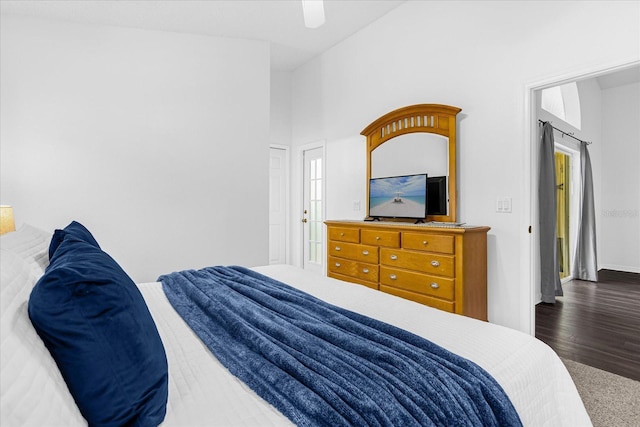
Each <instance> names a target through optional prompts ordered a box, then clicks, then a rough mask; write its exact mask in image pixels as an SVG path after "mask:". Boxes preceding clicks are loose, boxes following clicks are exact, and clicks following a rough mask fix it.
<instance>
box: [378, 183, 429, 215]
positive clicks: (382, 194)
mask: <svg viewBox="0 0 640 427" xmlns="http://www.w3.org/2000/svg"><path fill="white" fill-rule="evenodd" d="M369 216H370V217H373V218H415V219H424V218H426V217H427V174H418V175H403V176H391V177H386V178H372V179H371V180H369Z"/></svg>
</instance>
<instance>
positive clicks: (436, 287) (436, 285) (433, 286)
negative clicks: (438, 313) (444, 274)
mask: <svg viewBox="0 0 640 427" xmlns="http://www.w3.org/2000/svg"><path fill="white" fill-rule="evenodd" d="M429 286H431V287H432V288H433V289H438V288H439V287H440V285H438V284H437V283H436V282H433V283H432V284H431V285H429Z"/></svg>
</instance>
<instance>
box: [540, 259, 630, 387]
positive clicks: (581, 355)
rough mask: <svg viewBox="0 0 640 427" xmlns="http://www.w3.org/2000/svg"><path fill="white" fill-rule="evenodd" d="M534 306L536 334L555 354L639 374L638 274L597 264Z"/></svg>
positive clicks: (624, 373) (610, 370)
mask: <svg viewBox="0 0 640 427" xmlns="http://www.w3.org/2000/svg"><path fill="white" fill-rule="evenodd" d="M562 287H563V291H564V296H562V297H557V302H556V303H555V304H544V303H540V304H538V305H537V306H536V337H537V338H539V339H540V340H542V341H544V342H545V343H547V344H548V345H549V346H550V347H551V348H553V349H554V350H555V351H556V353H558V355H559V356H560V357H563V358H566V359H570V360H574V361H576V362H580V363H583V364H585V365H589V366H593V367H595V368H599V369H602V370H605V371H609V372H613V373H615V374H618V375H622V376H624V377H627V378H632V379H634V380H640V274H636V273H623V272H619V271H612V270H600V271H599V272H598V282H597V283H595V282H587V281H582V280H572V281H570V282H567V283H565V284H563V286H562Z"/></svg>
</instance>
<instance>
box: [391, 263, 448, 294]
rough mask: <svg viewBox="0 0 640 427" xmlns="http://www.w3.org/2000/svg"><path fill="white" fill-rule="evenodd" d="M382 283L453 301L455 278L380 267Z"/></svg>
mask: <svg viewBox="0 0 640 427" xmlns="http://www.w3.org/2000/svg"><path fill="white" fill-rule="evenodd" d="M380 284H382V285H386V286H391V287H394V288H399V289H404V290H407V291H412V292H416V293H419V294H424V295H431V296H434V297H438V298H442V299H446V300H449V301H453V299H454V290H455V280H454V279H449V278H446V277H439V276H432V275H429V274H421V273H416V272H413V271H407V270H400V269H396V268H389V267H384V266H381V267H380Z"/></svg>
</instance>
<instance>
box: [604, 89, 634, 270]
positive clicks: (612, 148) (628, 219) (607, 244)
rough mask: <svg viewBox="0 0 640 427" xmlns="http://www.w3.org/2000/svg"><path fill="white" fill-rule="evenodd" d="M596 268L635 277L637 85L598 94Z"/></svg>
mask: <svg viewBox="0 0 640 427" xmlns="http://www.w3.org/2000/svg"><path fill="white" fill-rule="evenodd" d="M602 105H603V107H602V113H603V115H602V124H603V131H602V145H603V149H602V176H601V188H602V193H601V194H602V196H601V204H600V208H599V209H597V210H596V212H597V218H598V227H599V229H598V232H599V233H598V237H599V247H598V258H599V267H600V268H607V269H612V270H621V271H629V272H634V273H640V122H639V121H638V117H640V84H638V83H635V84H629V85H625V86H619V87H615V88H611V89H605V90H603V91H602Z"/></svg>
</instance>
